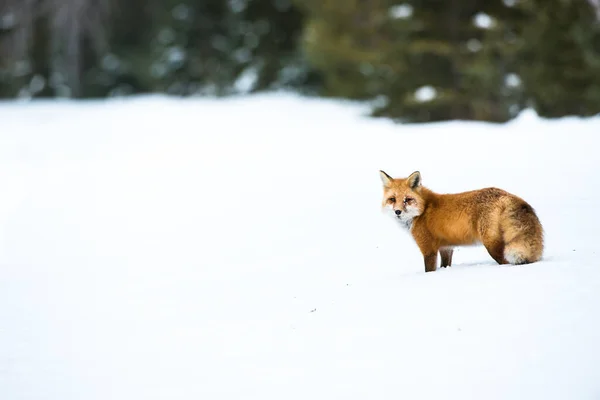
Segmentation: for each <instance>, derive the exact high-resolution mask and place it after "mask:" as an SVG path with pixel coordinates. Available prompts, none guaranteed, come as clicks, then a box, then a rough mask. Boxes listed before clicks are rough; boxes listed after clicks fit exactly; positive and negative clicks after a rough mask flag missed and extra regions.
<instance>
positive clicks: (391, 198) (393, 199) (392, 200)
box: [388, 197, 396, 203]
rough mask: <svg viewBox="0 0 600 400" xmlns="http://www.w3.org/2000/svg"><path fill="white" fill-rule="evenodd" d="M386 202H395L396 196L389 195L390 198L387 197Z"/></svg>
mask: <svg viewBox="0 0 600 400" xmlns="http://www.w3.org/2000/svg"><path fill="white" fill-rule="evenodd" d="M388 202H389V203H395V202H396V198H395V197H390V198H389V199H388Z"/></svg>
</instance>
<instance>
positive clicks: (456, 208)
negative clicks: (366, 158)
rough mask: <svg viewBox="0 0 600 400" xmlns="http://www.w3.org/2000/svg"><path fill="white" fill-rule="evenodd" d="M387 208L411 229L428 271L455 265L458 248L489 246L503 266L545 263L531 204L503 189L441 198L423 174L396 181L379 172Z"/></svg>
mask: <svg viewBox="0 0 600 400" xmlns="http://www.w3.org/2000/svg"><path fill="white" fill-rule="evenodd" d="M379 172H380V175H381V180H382V181H383V204H382V207H383V208H385V209H387V210H389V211H391V212H392V216H393V217H394V218H395V219H396V220H397V221H398V222H400V224H401V225H402V226H403V227H405V228H406V229H408V230H409V231H410V233H411V234H412V237H413V238H414V240H415V242H416V243H417V245H418V246H419V249H420V250H421V253H422V254H423V258H424V261H425V272H432V271H435V270H436V268H437V253H438V252H439V253H440V256H441V259H442V260H441V261H442V262H441V266H442V267H443V268H444V267H449V266H451V265H452V252H453V247H456V246H466V245H474V244H483V245H484V246H485V248H486V249H487V251H488V253H489V254H490V256H492V258H493V259H494V260H495V261H496V262H497V263H498V264H509V263H510V264H528V263H533V262H536V261H539V260H540V259H541V257H542V252H543V250H544V231H543V228H542V225H541V223H540V221H539V219H538V217H537V215H536V213H535V210H534V209H533V207H531V206H530V205H529V204H528V203H527V202H526V201H525V200H523V199H521V198H519V197H517V196H515V195H513V194H511V193H508V192H506V191H504V190H502V189H497V188H485V189H480V190H473V191H469V192H463V193H456V194H438V193H434V192H433V191H431V190H429V189H427V188H426V187H424V186H422V185H421V173H420V172H419V171H415V172H413V173H412V174H411V175H410V176H409V177H408V178H398V179H394V178H392V177H391V176H389V175H388V174H386V173H385V172H383V171H379Z"/></svg>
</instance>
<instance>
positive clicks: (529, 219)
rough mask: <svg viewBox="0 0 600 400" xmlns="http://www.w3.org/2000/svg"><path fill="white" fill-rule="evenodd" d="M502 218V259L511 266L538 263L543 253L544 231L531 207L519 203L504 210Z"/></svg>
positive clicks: (524, 203) (522, 202) (521, 202)
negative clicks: (504, 215)
mask: <svg viewBox="0 0 600 400" xmlns="http://www.w3.org/2000/svg"><path fill="white" fill-rule="evenodd" d="M506 213H507V215H506V217H507V218H503V221H504V223H503V226H502V231H503V236H504V243H505V246H504V258H505V259H506V261H508V262H509V263H511V264H529V263H533V262H536V261H539V260H540V259H541V258H542V253H543V251H544V230H543V228H542V224H541V223H540V220H539V218H538V216H537V215H536V213H535V210H534V209H533V207H531V206H530V205H529V204H527V203H526V202H525V201H519V202H517V203H516V204H513V205H511V206H509V207H507V208H506Z"/></svg>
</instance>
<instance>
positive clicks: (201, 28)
mask: <svg viewBox="0 0 600 400" xmlns="http://www.w3.org/2000/svg"><path fill="white" fill-rule="evenodd" d="M280 89H284V90H288V91H295V92H298V93H303V94H306V95H311V96H323V97H336V98H345V99H359V100H365V101H368V102H369V103H370V104H371V105H372V114H373V115H374V116H380V117H387V118H393V119H395V120H398V121H403V122H424V121H441V120H456V119H460V120H480V121H494V122H504V121H508V120H510V119H511V118H513V117H515V116H516V115H517V114H518V113H519V112H520V111H521V110H522V109H524V108H533V109H535V111H536V112H537V113H538V114H539V115H541V116H543V117H549V118H554V117H562V116H567V115H576V116H589V115H594V114H597V113H599V112H600V0H407V1H394V0H0V98H2V99H24V100H27V99H36V98H82V99H84V98H106V97H113V96H128V95H135V94H144V93H165V94H169V95H175V96H228V95H232V94H245V93H255V92H261V91H273V90H280Z"/></svg>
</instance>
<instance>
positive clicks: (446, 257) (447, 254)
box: [440, 247, 454, 268]
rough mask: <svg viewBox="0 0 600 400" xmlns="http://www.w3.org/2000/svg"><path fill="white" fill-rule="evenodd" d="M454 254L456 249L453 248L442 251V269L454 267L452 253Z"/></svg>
mask: <svg viewBox="0 0 600 400" xmlns="http://www.w3.org/2000/svg"><path fill="white" fill-rule="evenodd" d="M453 252H454V249H452V248H451V247H447V248H444V249H440V256H441V258H442V265H441V266H442V268H446V267H450V266H452V253H453Z"/></svg>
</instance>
